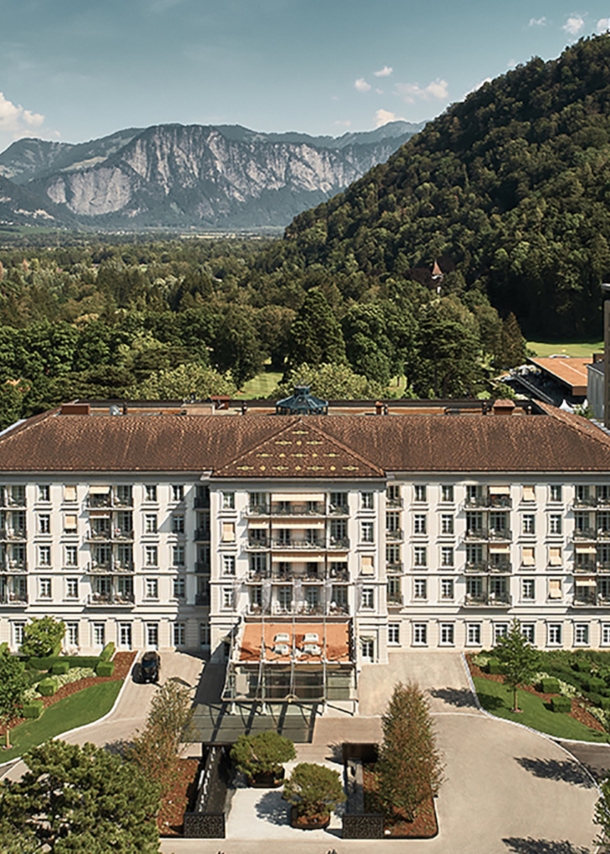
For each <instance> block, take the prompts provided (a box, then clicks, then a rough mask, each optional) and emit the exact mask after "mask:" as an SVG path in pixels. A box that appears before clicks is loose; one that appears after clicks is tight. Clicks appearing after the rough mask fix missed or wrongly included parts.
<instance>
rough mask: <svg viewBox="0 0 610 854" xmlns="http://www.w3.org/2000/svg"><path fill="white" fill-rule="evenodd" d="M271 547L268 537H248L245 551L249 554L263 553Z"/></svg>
mask: <svg viewBox="0 0 610 854" xmlns="http://www.w3.org/2000/svg"><path fill="white" fill-rule="evenodd" d="M270 546H271V540H270V538H269V537H249V538H248V542H247V543H246V549H247V550H248V551H251V552H257V551H258V552H260V551H265V549H268V548H269V547H270Z"/></svg>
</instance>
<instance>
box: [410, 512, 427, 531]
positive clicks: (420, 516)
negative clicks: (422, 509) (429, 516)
mask: <svg viewBox="0 0 610 854" xmlns="http://www.w3.org/2000/svg"><path fill="white" fill-rule="evenodd" d="M413 533H414V534H425V533H426V514H425V513H416V514H415V515H414V516H413Z"/></svg>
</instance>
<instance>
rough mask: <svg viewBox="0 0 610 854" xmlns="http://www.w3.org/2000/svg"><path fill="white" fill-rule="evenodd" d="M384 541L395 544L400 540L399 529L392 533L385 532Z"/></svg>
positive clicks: (400, 533) (400, 532)
mask: <svg viewBox="0 0 610 854" xmlns="http://www.w3.org/2000/svg"><path fill="white" fill-rule="evenodd" d="M385 538H386V540H390V542H394V543H395V542H396V541H398V540H402V531H401V530H400V528H396V530H394V531H386V532H385Z"/></svg>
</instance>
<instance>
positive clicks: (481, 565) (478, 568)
mask: <svg viewBox="0 0 610 854" xmlns="http://www.w3.org/2000/svg"><path fill="white" fill-rule="evenodd" d="M464 572H470V573H477V572H487V561H486V560H475V561H470V562H469V563H467V564H466V565H465V566H464Z"/></svg>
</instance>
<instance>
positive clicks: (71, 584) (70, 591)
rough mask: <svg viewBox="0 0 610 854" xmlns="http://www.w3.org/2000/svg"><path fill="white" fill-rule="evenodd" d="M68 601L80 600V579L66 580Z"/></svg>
mask: <svg viewBox="0 0 610 854" xmlns="http://www.w3.org/2000/svg"><path fill="white" fill-rule="evenodd" d="M66 599H78V578H66Z"/></svg>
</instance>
